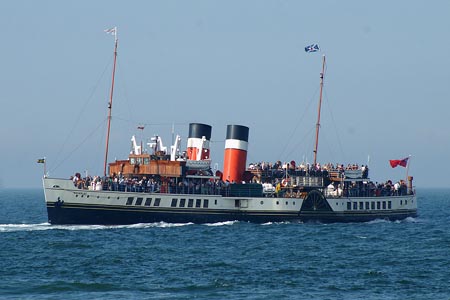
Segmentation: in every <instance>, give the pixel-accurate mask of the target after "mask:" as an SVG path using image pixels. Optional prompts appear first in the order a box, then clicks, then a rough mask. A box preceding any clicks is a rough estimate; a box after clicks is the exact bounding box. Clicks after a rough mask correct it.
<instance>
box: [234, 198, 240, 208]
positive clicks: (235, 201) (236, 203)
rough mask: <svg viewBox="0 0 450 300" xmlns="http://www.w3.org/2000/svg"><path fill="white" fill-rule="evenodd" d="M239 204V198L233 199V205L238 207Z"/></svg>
mask: <svg viewBox="0 0 450 300" xmlns="http://www.w3.org/2000/svg"><path fill="white" fill-rule="evenodd" d="M239 206H240V201H239V200H237V199H236V200H234V207H239Z"/></svg>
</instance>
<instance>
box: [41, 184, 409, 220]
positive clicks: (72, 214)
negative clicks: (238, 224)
mask: <svg viewBox="0 0 450 300" xmlns="http://www.w3.org/2000/svg"><path fill="white" fill-rule="evenodd" d="M44 191H45V200H46V205H47V212H48V221H49V223H51V224H98V225H123V224H137V223H154V222H168V223H217V222H225V221H245V222H254V223H266V222H283V221H290V222H323V223H330V222H367V221H371V220H375V219H386V220H401V219H405V218H408V217H416V216H417V208H416V203H415V196H414V195H407V196H397V197H365V198H333V199H325V197H323V198H321V199H320V201H317V199H316V198H314V197H306V199H301V198H273V197H222V196H220V195H199V194H159V193H131V192H114V191H91V190H80V189H77V188H75V187H74V186H73V184H72V183H71V182H70V181H69V180H64V179H44ZM315 194H317V192H316V193H315ZM315 194H314V193H313V196H314V195H315ZM310 198H311V199H313V200H314V201H310ZM182 203H183V204H182ZM371 203H373V205H374V206H375V209H370V204H371ZM377 203H380V204H379V205H380V209H376V204H377ZM364 205H366V206H364ZM367 206H368V208H369V209H364V207H366V208H367ZM384 206H385V207H384ZM359 207H361V208H362V209H359ZM347 208H349V209H347Z"/></svg>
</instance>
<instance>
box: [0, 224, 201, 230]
mask: <svg viewBox="0 0 450 300" xmlns="http://www.w3.org/2000/svg"><path fill="white" fill-rule="evenodd" d="M192 224H193V223H165V222H158V223H139V224H131V225H51V224H50V223H40V224H0V232H17V231H43V230H69V231H76V230H107V229H120V228H129V229H136V228H137V229H139V228H151V227H160V228H169V227H180V226H187V225H192Z"/></svg>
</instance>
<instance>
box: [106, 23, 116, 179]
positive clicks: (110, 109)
mask: <svg viewBox="0 0 450 300" xmlns="http://www.w3.org/2000/svg"><path fill="white" fill-rule="evenodd" d="M105 32H106V33H111V34H112V35H114V65H113V70H112V80H111V90H110V92H109V102H108V129H107V133H106V149H105V165H104V168H103V175H104V176H106V165H107V163H108V147H109V133H110V130H111V111H112V101H113V93H114V76H115V74H116V61H117V27H114V28H111V29H107V30H105Z"/></svg>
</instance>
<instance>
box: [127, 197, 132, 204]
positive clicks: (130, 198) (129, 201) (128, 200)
mask: <svg viewBox="0 0 450 300" xmlns="http://www.w3.org/2000/svg"><path fill="white" fill-rule="evenodd" d="M133 199H134V198H133V197H128V199H127V203H126V205H132V204H133Z"/></svg>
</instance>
